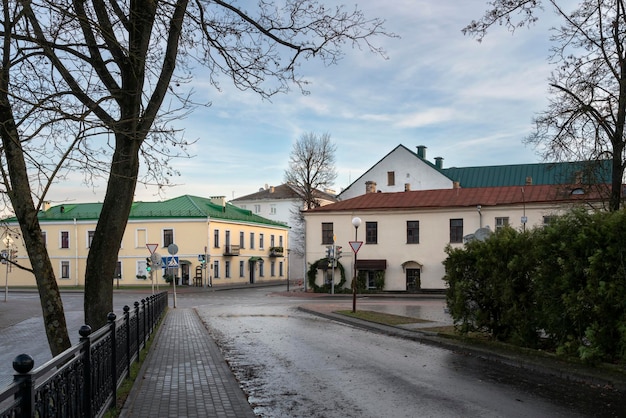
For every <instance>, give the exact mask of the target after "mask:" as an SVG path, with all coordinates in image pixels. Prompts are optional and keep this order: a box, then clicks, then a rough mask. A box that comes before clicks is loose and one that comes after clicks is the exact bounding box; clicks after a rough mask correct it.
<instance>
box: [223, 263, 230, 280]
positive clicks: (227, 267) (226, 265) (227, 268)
mask: <svg viewBox="0 0 626 418" xmlns="http://www.w3.org/2000/svg"><path fill="white" fill-rule="evenodd" d="M224 277H226V278H227V279H228V278H229V277H230V261H228V260H226V261H224Z"/></svg>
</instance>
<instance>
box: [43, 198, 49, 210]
mask: <svg viewBox="0 0 626 418" xmlns="http://www.w3.org/2000/svg"><path fill="white" fill-rule="evenodd" d="M48 210H50V201H49V200H45V201H44V202H43V211H44V212H47V211H48Z"/></svg>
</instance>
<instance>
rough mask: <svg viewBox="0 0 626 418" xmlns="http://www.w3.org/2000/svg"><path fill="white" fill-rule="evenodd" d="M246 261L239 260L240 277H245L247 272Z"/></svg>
mask: <svg viewBox="0 0 626 418" xmlns="http://www.w3.org/2000/svg"><path fill="white" fill-rule="evenodd" d="M244 266H245V264H244V262H243V261H239V277H243V276H244V273H245V269H244Z"/></svg>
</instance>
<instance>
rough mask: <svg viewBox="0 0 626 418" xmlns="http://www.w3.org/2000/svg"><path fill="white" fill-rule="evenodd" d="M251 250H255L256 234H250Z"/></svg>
mask: <svg viewBox="0 0 626 418" xmlns="http://www.w3.org/2000/svg"><path fill="white" fill-rule="evenodd" d="M250 249H251V250H254V232H250Z"/></svg>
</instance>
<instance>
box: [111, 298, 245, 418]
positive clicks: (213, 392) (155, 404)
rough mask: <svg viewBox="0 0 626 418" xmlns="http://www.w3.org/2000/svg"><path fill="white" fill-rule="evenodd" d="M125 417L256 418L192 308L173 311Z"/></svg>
mask: <svg viewBox="0 0 626 418" xmlns="http://www.w3.org/2000/svg"><path fill="white" fill-rule="evenodd" d="M120 417H132V418H148V417H172V418H179V417H180V418H182V417H233V418H239V417H255V414H254V413H253V411H252V407H251V406H250V404H249V403H248V400H247V399H246V396H245V394H244V392H243V390H242V389H241V387H240V386H239V383H238V382H237V380H236V379H235V377H234V376H233V374H232V372H231V370H230V369H229V367H228V365H227V364H226V361H225V360H224V357H223V356H222V354H221V352H220V350H219V348H218V347H217V345H216V344H215V342H214V341H213V339H212V338H211V337H210V336H209V333H208V331H207V329H206V328H205V326H204V324H203V323H202V321H201V320H200V318H199V317H198V315H197V313H196V311H195V310H193V309H192V308H184V309H180V308H177V309H169V311H168V313H167V315H166V317H165V319H164V321H163V322H162V324H161V326H160V328H159V331H158V333H157V334H156V336H155V340H154V342H153V344H152V347H151V348H150V352H149V354H148V356H147V358H146V360H145V361H144V363H143V366H142V369H141V370H140V372H139V376H137V380H136V381H135V385H134V386H133V388H132V390H131V393H130V395H129V398H128V400H127V401H126V404H125V406H124V409H123V410H122V413H121V415H120Z"/></svg>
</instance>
